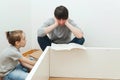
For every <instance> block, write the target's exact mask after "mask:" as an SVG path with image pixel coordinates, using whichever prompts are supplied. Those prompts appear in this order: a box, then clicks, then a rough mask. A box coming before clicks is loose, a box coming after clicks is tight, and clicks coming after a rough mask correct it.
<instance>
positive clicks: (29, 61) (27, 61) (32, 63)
mask: <svg viewBox="0 0 120 80" xmlns="http://www.w3.org/2000/svg"><path fill="white" fill-rule="evenodd" d="M19 61H20V62H21V63H26V64H29V65H32V66H34V65H35V63H36V61H32V60H29V59H28V58H26V57H21V58H20V59H19Z"/></svg>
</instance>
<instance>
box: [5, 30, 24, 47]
mask: <svg viewBox="0 0 120 80" xmlns="http://www.w3.org/2000/svg"><path fill="white" fill-rule="evenodd" d="M22 33H23V31H22V30H14V31H7V32H6V37H7V39H8V42H9V43H10V44H11V45H13V46H15V42H16V41H21V37H22Z"/></svg>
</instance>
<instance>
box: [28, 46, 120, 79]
mask: <svg viewBox="0 0 120 80" xmlns="http://www.w3.org/2000/svg"><path fill="white" fill-rule="evenodd" d="M49 77H70V78H103V79H117V80H120V48H92V47H86V48H85V49H71V50H64V49H63V50H62V49H61V50H54V49H52V48H51V47H47V48H46V49H45V51H44V52H43V53H42V55H41V57H40V58H39V60H38V62H37V63H36V64H35V66H34V68H33V69H32V71H31V72H30V74H29V75H28V77H27V78H26V80H49Z"/></svg>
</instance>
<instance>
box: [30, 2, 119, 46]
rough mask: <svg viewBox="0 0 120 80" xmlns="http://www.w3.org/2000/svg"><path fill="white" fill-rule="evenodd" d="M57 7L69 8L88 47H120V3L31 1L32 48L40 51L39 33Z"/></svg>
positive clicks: (71, 16)
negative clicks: (37, 33)
mask: <svg viewBox="0 0 120 80" xmlns="http://www.w3.org/2000/svg"><path fill="white" fill-rule="evenodd" d="M58 5H64V6H66V7H67V8H68V9H69V12H70V18H72V19H73V20H74V21H75V22H76V23H78V25H80V27H81V28H82V30H83V32H84V35H85V38H86V42H85V44H84V45H85V46H92V47H120V45H119V44H120V37H119V35H120V32H119V29H120V27H119V26H120V22H119V21H120V15H119V14H120V0H76V1H74V0H52V1H49V0H42V1H41V0H32V26H33V29H32V30H33V38H32V41H33V42H35V43H34V44H33V47H39V46H38V43H37V42H36V40H35V38H36V30H37V29H38V27H40V25H41V24H42V23H43V22H44V21H46V19H48V18H50V17H53V12H54V9H55V7H56V6H58ZM36 45H37V46H36Z"/></svg>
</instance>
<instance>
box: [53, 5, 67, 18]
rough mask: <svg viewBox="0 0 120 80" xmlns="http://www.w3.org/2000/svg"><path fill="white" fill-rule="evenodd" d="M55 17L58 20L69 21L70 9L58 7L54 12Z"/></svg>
mask: <svg viewBox="0 0 120 80" xmlns="http://www.w3.org/2000/svg"><path fill="white" fill-rule="evenodd" d="M54 16H55V17H56V18H57V19H68V9H67V8H66V7H64V6H58V7H56V9H55V11H54Z"/></svg>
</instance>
